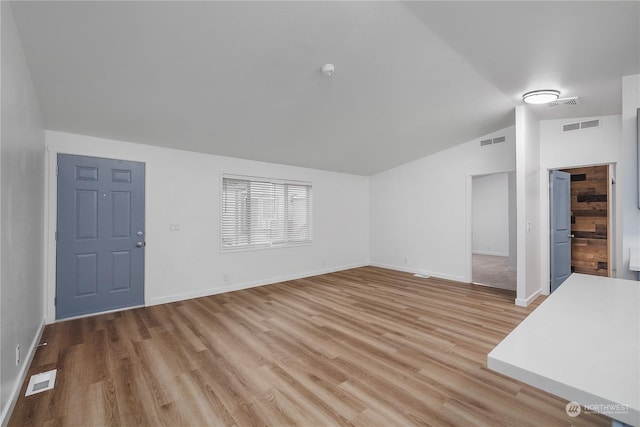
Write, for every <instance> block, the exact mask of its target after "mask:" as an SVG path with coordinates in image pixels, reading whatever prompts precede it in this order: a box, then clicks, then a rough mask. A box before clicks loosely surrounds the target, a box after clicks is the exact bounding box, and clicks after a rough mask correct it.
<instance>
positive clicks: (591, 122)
mask: <svg viewBox="0 0 640 427" xmlns="http://www.w3.org/2000/svg"><path fill="white" fill-rule="evenodd" d="M599 126H600V120H589V121H587V122H582V123H580V129H588V128H597V127H599Z"/></svg>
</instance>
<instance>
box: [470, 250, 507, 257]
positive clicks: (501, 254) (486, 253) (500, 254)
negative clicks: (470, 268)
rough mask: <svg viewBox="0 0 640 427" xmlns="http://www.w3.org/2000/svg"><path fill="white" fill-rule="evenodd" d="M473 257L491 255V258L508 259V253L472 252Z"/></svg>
mask: <svg viewBox="0 0 640 427" xmlns="http://www.w3.org/2000/svg"><path fill="white" fill-rule="evenodd" d="M472 253H473V254H474V255H491V256H502V257H508V256H509V254H508V253H506V254H505V253H503V252H491V251H473V252H472Z"/></svg>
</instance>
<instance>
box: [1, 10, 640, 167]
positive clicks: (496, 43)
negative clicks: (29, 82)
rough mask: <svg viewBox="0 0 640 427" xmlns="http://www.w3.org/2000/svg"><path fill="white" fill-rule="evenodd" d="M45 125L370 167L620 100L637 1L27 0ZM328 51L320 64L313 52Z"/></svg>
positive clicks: (635, 39)
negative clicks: (525, 121) (549, 95)
mask: <svg viewBox="0 0 640 427" xmlns="http://www.w3.org/2000/svg"><path fill="white" fill-rule="evenodd" d="M11 7H12V10H13V13H14V16H15V18H16V23H17V25H18V29H19V33H20V36H21V40H22V43H23V48H24V51H25V56H26V58H27V63H28V64H29V67H30V70H31V73H32V77H33V80H34V83H35V86H36V90H37V93H38V97H39V100H40V104H41V109H42V113H43V116H44V120H45V125H46V127H47V129H52V130H59V131H65V132H72V133H79V134H86V135H92V136H98V137H105V138H111V139H118V140H124V141H131V142H136V143H143V144H151V145H157V146H164V147H172V148H178V149H184V150H191V151H196V152H202V153H212V154H220V155H225V156H233V157H239V158H246V159H254V160H261V161H267V162H276V163H284V164H291V165H298V166H305V167H312V168H318V169H325V170H333V171H339V172H346V173H354V174H361V175H370V174H374V173H376V172H379V171H382V170H385V169H388V168H391V167H394V166H397V165H399V164H402V163H405V162H408V161H411V160H414V159H416V158H419V157H423V156H426V155H429V154H432V153H434V152H437V151H439V150H442V149H445V148H447V147H450V146H453V145H456V144H459V143H462V142H466V141H469V140H471V139H473V138H476V137H480V136H482V135H485V134H487V133H490V132H493V131H496V130H499V129H501V128H504V127H507V126H509V125H511V124H513V120H514V119H513V116H514V114H513V109H514V107H515V106H516V105H519V104H520V103H521V95H522V93H524V92H526V91H529V90H533V89H546V88H554V89H559V90H560V91H561V92H562V96H563V97H565V96H567V97H571V96H578V97H580V99H581V103H580V104H579V105H578V106H576V107H556V108H551V107H547V106H538V107H533V108H532V110H533V111H534V113H536V114H537V115H538V116H539V117H540V118H542V119H549V118H564V117H566V118H569V117H583V116H599V115H607V114H619V113H620V110H621V77H622V76H623V75H630V74H638V73H640V2H636V1H623V2H612V1H602V2H597V1H584V2H583V1H568V2H558V1H553V2H540V1H532V2H522V1H513V2H508V1H498V2H484V1H471V2H396V1H388V2H377V1H376V2H369V1H353V2H351V1H336V2H315V1H299V2H271V1H257V2H249V1H233V2H231V1H229V2H225V1H195V2H187V1H158V2H155V1H140V2H109V1H107V2H100V1H70V2H62V1H44V2H37V1H25V2H12V4H11ZM325 63H332V64H334V65H335V70H336V71H335V74H334V75H333V76H332V77H323V76H322V75H321V73H320V67H321V66H322V65H323V64H325Z"/></svg>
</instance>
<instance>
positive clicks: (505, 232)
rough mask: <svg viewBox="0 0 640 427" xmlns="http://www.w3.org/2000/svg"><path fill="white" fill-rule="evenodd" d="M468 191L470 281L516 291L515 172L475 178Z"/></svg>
mask: <svg viewBox="0 0 640 427" xmlns="http://www.w3.org/2000/svg"><path fill="white" fill-rule="evenodd" d="M471 189H472V191H471V194H472V196H471V198H472V208H471V215H472V224H471V228H472V233H471V235H472V243H471V253H472V255H471V258H472V263H471V264H472V266H471V281H472V283H474V284H478V285H484V286H491V287H496V288H502V289H509V290H514V291H515V290H516V284H517V283H516V264H517V257H516V179H515V172H502V173H494V174H489V175H481V176H474V177H472V183H471Z"/></svg>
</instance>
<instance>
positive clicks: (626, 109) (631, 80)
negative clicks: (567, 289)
mask: <svg viewBox="0 0 640 427" xmlns="http://www.w3.org/2000/svg"><path fill="white" fill-rule="evenodd" d="M638 108H640V74H636V75H634V76H626V77H623V78H622V134H621V147H620V162H619V167H618V179H619V180H620V181H622V182H621V184H622V186H620V185H619V184H616V185H618V188H617V191H618V193H617V199H618V201H619V209H618V212H619V213H620V214H621V216H622V221H621V222H622V227H621V229H620V234H621V236H620V237H621V238H620V245H619V247H620V256H619V257H618V268H619V271H618V277H621V278H624V279H631V280H633V279H634V278H635V273H634V272H631V271H630V270H629V253H630V251H631V250H633V249H638V248H640V209H638V185H639V184H638V163H637V162H638V151H637V150H638V145H637V144H638V143H637V139H636V132H637V128H636V120H637V119H636V114H637V113H636V111H637V109H638ZM619 228H620V227H619Z"/></svg>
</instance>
